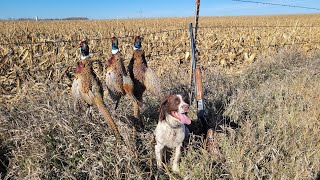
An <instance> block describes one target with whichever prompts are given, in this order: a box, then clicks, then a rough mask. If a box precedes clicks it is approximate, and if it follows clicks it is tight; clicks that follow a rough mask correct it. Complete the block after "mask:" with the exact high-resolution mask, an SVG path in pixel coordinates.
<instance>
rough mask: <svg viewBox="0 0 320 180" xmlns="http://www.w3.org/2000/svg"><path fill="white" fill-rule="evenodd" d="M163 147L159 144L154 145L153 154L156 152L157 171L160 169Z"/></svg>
mask: <svg viewBox="0 0 320 180" xmlns="http://www.w3.org/2000/svg"><path fill="white" fill-rule="evenodd" d="M163 148H164V146H163V145H162V144H160V143H157V144H156V145H155V152H156V160H157V167H158V169H161V168H162V154H163Z"/></svg>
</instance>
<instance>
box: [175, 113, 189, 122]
mask: <svg viewBox="0 0 320 180" xmlns="http://www.w3.org/2000/svg"><path fill="white" fill-rule="evenodd" d="M174 116H175V117H176V118H177V119H179V120H180V122H181V123H183V124H191V119H189V118H188V116H186V115H185V114H181V113H178V112H174Z"/></svg>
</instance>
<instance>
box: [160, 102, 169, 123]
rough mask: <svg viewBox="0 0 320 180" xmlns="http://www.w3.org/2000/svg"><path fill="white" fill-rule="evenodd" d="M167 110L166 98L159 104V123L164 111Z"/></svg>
mask: <svg viewBox="0 0 320 180" xmlns="http://www.w3.org/2000/svg"><path fill="white" fill-rule="evenodd" d="M167 109H168V98H165V99H164V100H163V101H162V102H161V104H160V114H159V121H162V120H163V119H164V118H165V117H164V116H165V114H166V111H167Z"/></svg>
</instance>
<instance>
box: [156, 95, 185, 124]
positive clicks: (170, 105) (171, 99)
mask: <svg viewBox="0 0 320 180" xmlns="http://www.w3.org/2000/svg"><path fill="white" fill-rule="evenodd" d="M188 111H189V105H188V104H187V103H186V102H185V101H184V100H183V98H182V96H181V95H180V94H175V95H169V96H167V97H166V98H165V99H164V100H163V101H162V103H161V105H160V114H159V120H160V121H162V120H163V119H164V118H165V115H166V114H169V115H171V116H173V117H175V118H176V119H177V120H179V122H181V123H182V124H190V123H191V120H190V119H189V118H188V117H187V116H186V113H187V112H188Z"/></svg>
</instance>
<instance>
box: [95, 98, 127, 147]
mask: <svg viewBox="0 0 320 180" xmlns="http://www.w3.org/2000/svg"><path fill="white" fill-rule="evenodd" d="M94 101H95V103H96V105H97V107H98V109H99V111H100V113H101V114H102V116H103V118H104V119H105V120H106V121H107V124H108V126H109V127H110V128H111V129H112V130H113V133H114V134H115V136H116V138H117V140H118V141H121V136H120V133H119V130H118V126H117V125H116V124H115V123H114V121H113V119H112V117H111V115H110V113H109V111H108V109H107V107H106V105H105V104H104V102H103V100H102V98H99V97H95V99H94Z"/></svg>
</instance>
